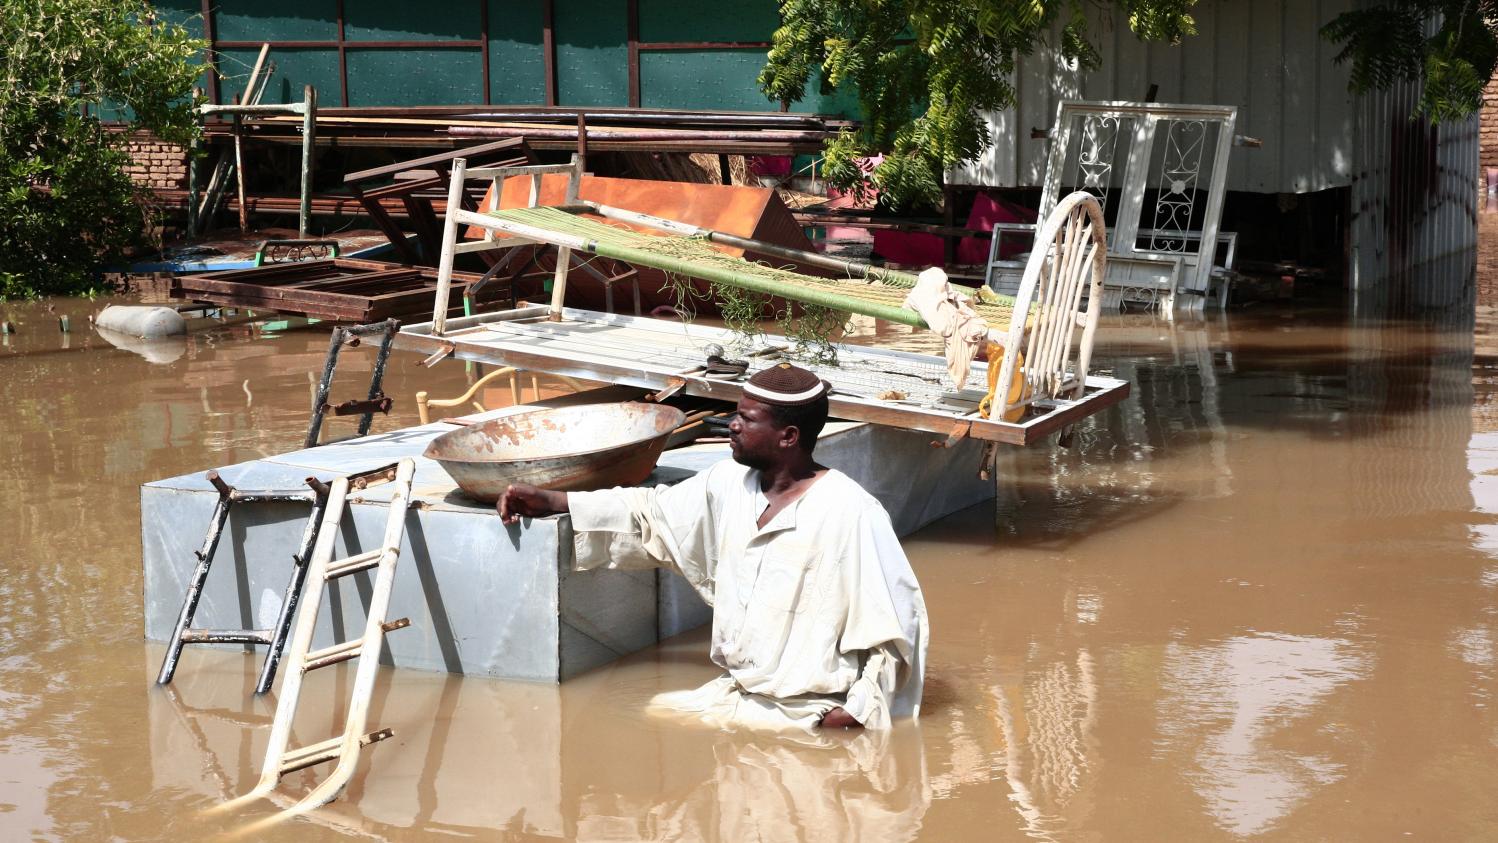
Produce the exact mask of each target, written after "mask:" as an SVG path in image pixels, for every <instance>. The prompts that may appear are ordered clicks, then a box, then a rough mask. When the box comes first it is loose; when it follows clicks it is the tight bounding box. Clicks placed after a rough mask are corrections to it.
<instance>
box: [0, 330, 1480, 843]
mask: <svg viewBox="0 0 1498 843" xmlns="http://www.w3.org/2000/svg"><path fill="white" fill-rule="evenodd" d="M54 307H55V308H56V309H58V310H60V311H63V312H67V313H69V314H71V317H72V323H73V330H74V333H73V334H72V335H70V336H66V337H65V336H64V335H61V334H60V333H58V332H57V331H56V328H55V319H56V314H54V313H49V312H47V311H46V309H45V306H44V305H25V306H14V305H12V306H0V310H3V311H5V313H7V314H9V318H11V319H12V320H14V321H16V322H17V323H18V326H19V328H20V332H19V333H18V334H16V335H14V336H11V337H10V338H9V340H8V344H6V345H4V346H3V347H0V398H3V400H0V472H3V473H0V476H3V477H4V478H5V481H6V482H4V483H3V484H0V830H3V836H4V837H5V838H7V839H18V838H29V837H39V838H49V839H102V838H118V839H132V840H133V839H183V838H188V837H201V836H203V835H204V834H205V833H210V832H215V831H225V832H234V831H235V830H237V829H241V828H242V827H243V826H244V825H245V824H246V822H248V821H250V820H253V819H255V818H256V816H254V815H236V816H231V817H227V818H225V817H208V818H205V817H203V816H202V814H201V812H202V810H203V809H204V808H207V807H209V806H212V805H214V804H216V803H218V802H220V801H222V800H223V799H225V798H226V797H228V796H232V795H234V794H237V793H240V792H243V791H244V790H246V789H248V788H249V787H250V785H251V784H252V782H253V781H254V779H255V778H256V775H257V767H258V763H259V760H260V757H261V752H262V751H263V746H264V733H265V730H266V724H267V723H268V722H269V718H270V716H271V714H272V711H273V707H274V701H273V700H271V699H255V698H253V697H252V695H251V694H250V690H251V688H252V686H253V683H254V678H255V668H256V666H257V665H258V662H257V661H255V660H254V659H253V658H251V657H246V656H243V655H240V654H238V653H230V652H221V651H205V650H201V649H198V650H193V649H189V650H188V651H187V653H186V655H185V656H184V660H183V666H182V668H181V670H180V671H179V673H178V678H177V681H176V683H175V684H174V686H173V687H172V688H171V689H170V690H162V689H158V688H156V687H155V686H154V685H153V684H152V680H153V678H154V674H155V671H156V668H157V666H158V664H159V660H160V658H161V653H162V648H161V647H160V646H159V645H154V644H147V643H145V642H143V641H142V637H141V635H142V633H141V631H142V619H141V576H140V540H139V511H138V504H139V494H138V489H137V486H138V485H139V484H140V483H142V482H145V481H149V480H154V479H158V478H162V477H167V476H173V475H177V474H182V473H186V472H189V471H196V470H202V469H205V468H209V467H213V466H219V465H224V464H229V463H234V462H237V461H240V460H244V459H249V458H252V457H256V456H261V455H267V454H272V453H278V452H282V451H286V450H291V449H293V448H294V447H295V446H296V444H297V443H298V442H299V441H300V439H301V436H302V433H303V430H304V429H305V424H306V417H307V405H308V403H309V401H310V392H309V384H308V377H307V372H309V371H315V370H316V369H317V368H318V367H319V366H320V363H321V360H322V354H323V351H324V349H325V347H326V336H325V334H323V333H319V332H316V331H293V332H285V333H281V334H275V335H266V334H260V333H256V332H253V331H251V330H250V329H248V328H245V327H226V328H218V329H214V330H208V331H204V332H198V333H194V334H193V335H192V336H190V337H189V338H188V339H186V340H185V341H184V342H181V343H178V344H177V345H176V346H167V347H162V348H154V349H146V350H141V351H129V350H120V349H117V348H115V347H113V346H111V345H110V344H108V343H107V342H104V341H103V340H101V339H100V338H99V337H97V336H94V335H92V334H90V332H89V331H88V329H87V325H86V314H87V313H88V312H89V311H90V310H96V309H97V308H98V307H99V304H98V303H89V302H58V303H55V304H54ZM1341 313H1342V310H1341V309H1338V308H1331V309H1322V310H1316V309H1303V310H1301V311H1298V312H1292V311H1289V310H1280V309H1271V308H1258V309H1251V310H1249V311H1246V312H1244V313H1242V314H1235V315H1232V316H1229V317H1225V318H1223V317H1216V316H1213V317H1209V318H1206V319H1197V320H1191V319H1182V320H1178V321H1177V322H1176V323H1174V324H1172V323H1169V322H1164V321H1159V320H1154V319H1151V318H1149V317H1145V316H1130V317H1118V318H1114V319H1111V320H1110V321H1109V323H1108V324H1107V325H1106V327H1105V329H1104V331H1103V333H1102V334H1101V337H1102V345H1103V348H1102V350H1101V357H1102V364H1103V365H1104V366H1105V367H1108V368H1111V369H1112V370H1113V371H1115V372H1116V373H1118V374H1119V375H1120V376H1122V377H1125V378H1127V379H1129V380H1130V381H1132V382H1133V384H1134V395H1133V397H1132V398H1131V399H1130V400H1129V401H1128V402H1127V403H1126V404H1125V405H1124V406H1122V407H1120V408H1118V409H1117V410H1115V411H1112V412H1110V413H1107V414H1105V415H1103V416H1101V417H1099V418H1096V419H1094V420H1092V421H1091V422H1089V423H1088V424H1086V425H1085V426H1084V428H1083V429H1082V430H1081V431H1080V433H1079V436H1078V443H1077V447H1076V448H1075V449H1074V450H1071V451H1059V450H1054V449H1051V448H1037V449H1033V450H1031V451H1028V452H1023V453H1010V454H1006V455H1005V457H1004V459H1003V464H1002V468H1003V474H1002V477H1003V479H1002V480H1001V482H1000V489H999V492H1000V497H999V500H998V503H997V504H996V505H994V504H988V505H984V506H979V507H975V508H973V509H970V510H968V511H965V512H962V513H959V514H958V515H955V516H953V517H950V518H948V519H946V520H945V521H943V522H940V523H938V524H936V525H934V526H932V527H930V528H928V529H926V530H925V531H923V532H921V533H919V534H917V535H916V536H914V537H912V538H910V539H908V540H907V541H906V543H905V544H906V549H907V551H908V552H909V554H910V556H911V558H912V561H913V563H914V565H915V568H916V571H917V573H918V575H919V576H920V578H921V581H922V584H923V586H924V588H925V590H926V600H927V603H928V605H929V607H930V610H931V623H932V646H931V653H930V665H929V669H928V685H927V689H928V690H927V698H926V704H925V711H924V716H923V718H922V720H921V722H920V725H919V727H905V728H901V729H898V730H896V731H895V732H894V733H893V734H891V735H889V736H888V738H887V739H885V740H877V739H876V738H875V736H872V735H864V736H859V737H854V738H851V739H835V740H829V741H825V742H823V743H820V744H818V743H797V742H792V741H787V740H784V739H779V738H766V737H758V736H744V735H728V734H719V733H713V732H710V731H698V730H691V729H684V728H682V727H680V726H676V725H670V724H665V723H661V722H658V721H655V720H652V719H650V718H647V717H646V716H645V715H644V714H643V713H642V711H641V710H642V708H643V707H644V703H645V702H646V700H648V699H649V697H650V696H651V695H653V694H654V693H656V692H657V691H660V690H665V689H674V688H682V687H689V686H692V685H695V684H698V683H700V682H702V681H705V680H706V679H708V678H710V677H711V676H712V675H714V673H715V672H716V671H715V669H714V668H712V666H711V665H710V664H709V663H708V662H707V658H706V652H705V650H706V647H705V640H706V638H705V634H704V633H703V632H698V633H692V634H688V635H686V636H682V637H680V638H678V639H675V640H673V641H670V642H668V643H667V644H666V645H663V646H661V647H658V648H656V649H653V650H650V651H647V652H645V653H641V654H638V655H636V656H634V657H631V658H629V659H626V660H624V661H622V662H619V663H616V664H614V665H612V666H609V667H606V668H603V669H600V670H597V671H594V672H592V673H589V674H587V675H585V676H583V677H580V678H578V679H576V680H573V681H571V682H568V683H567V684H566V685H565V686H563V687H561V688H557V687H553V686H548V685H537V684H529V683H516V682H498V681H484V680H471V679H460V678H458V677H451V676H443V675H435V674H424V673H416V672H411V671H386V672H385V673H383V674H382V677H381V682H380V684H379V685H378V686H377V690H376V693H375V699H374V708H373V712H372V716H371V722H372V723H375V724H379V725H382V726H391V727H393V728H394V729H395V731H396V737H395V738H394V739H392V740H390V741H386V742H384V743H381V744H379V745H377V746H376V747H373V748H371V749H369V750H368V751H367V752H366V754H365V755H364V759H363V761H362V762H361V765H360V772H359V773H358V774H357V775H356V776H355V778H354V780H353V782H352V783H351V785H350V786H349V788H348V789H347V791H346V792H345V794H344V795H343V797H341V798H340V799H339V800H338V801H337V802H335V803H333V804H332V805H330V806H328V807H327V808H325V809H323V810H321V811H319V812H317V813H316V814H315V815H314V816H313V817H312V818H311V819H308V820H299V821H296V822H295V823H294V824H292V825H290V826H282V827H280V828H279V829H277V830H276V831H274V832H270V833H269V834H270V835H271V836H280V837H293V836H294V837H295V838H296V839H312V840H317V839H334V838H341V837H344V836H351V837H360V838H364V837H369V838H375V839H397V840H403V839H415V838H418V837H423V838H424V837H427V836H430V835H432V834H434V833H440V834H447V835H458V836H473V837H481V838H486V839H493V838H511V839H526V840H532V839H538V840H539V839H590V840H635V839H652V840H654V839H688V840H695V839H705V840H735V841H736V840H752V839H767V840H846V839H879V840H886V839H887V840H906V839H912V838H921V839H927V840H961V839H981V840H996V839H997V840H1009V839H1013V840H1021V839H1027V838H1033V839H1056V840H1061V839H1091V840H1098V839H1110V840H1111V839H1151V840H1156V839H1162V838H1163V839H1191V840H1201V839H1232V838H1249V837H1264V838H1274V839H1328V838H1330V839H1365V838H1390V837H1400V836H1404V835H1412V836H1415V837H1419V838H1426V839H1473V838H1488V839H1491V838H1492V837H1494V836H1495V835H1498V807H1495V803H1494V801H1493V799H1492V798H1491V794H1492V791H1493V786H1494V784H1495V783H1498V746H1495V744H1498V715H1495V712H1494V709H1493V705H1494V699H1493V697H1494V694H1495V691H1498V678H1495V672H1498V600H1495V597H1498V558H1495V554H1498V479H1495V476H1498V412H1495V410H1494V404H1495V401H1494V399H1495V397H1498V387H1495V384H1498V369H1495V368H1493V366H1494V365H1495V364H1494V363H1493V362H1491V358H1490V357H1489V356H1488V354H1487V352H1485V351H1484V349H1483V347H1482V344H1483V343H1486V336H1487V332H1486V330H1485V328H1484V327H1483V326H1484V325H1485V324H1486V323H1481V324H1480V325H1479V335H1480V336H1481V337H1483V339H1481V340H1480V341H1479V347H1478V349H1477V351H1476V353H1474V342H1473V331H1472V327H1471V317H1470V313H1468V314H1466V315H1465V316H1464V317H1463V316H1462V315H1457V316H1456V317H1454V318H1453V317H1452V316H1451V315H1450V314H1447V315H1446V316H1444V317H1441V318H1439V319H1428V320H1424V321H1422V322H1401V321H1394V320H1372V319H1357V320H1354V319H1349V318H1345V317H1344V316H1342V315H1341ZM1441 324H1446V325H1449V326H1451V327H1450V328H1449V329H1442V328H1440V327H1435V326H1439V325H1441ZM141 352H144V353H147V354H148V355H149V356H150V359H148V358H147V357H143V356H141ZM368 360H369V357H368V356H366V355H350V356H349V361H350V363H352V364H353V365H351V366H349V368H348V370H347V371H348V373H349V374H350V375H357V374H358V371H357V369H358V367H360V366H367V364H368ZM415 362H416V360H415V358H414V357H412V356H401V355H398V356H396V357H395V358H394V365H393V366H392V372H391V379H390V382H389V385H388V387H387V391H388V392H390V393H391V394H392V395H395V396H397V397H398V398H399V399H404V400H402V401H401V402H400V404H399V405H398V409H397V412H396V413H395V414H394V417H393V418H392V419H389V420H381V421H380V422H379V423H377V429H389V428H390V427H394V426H397V425H402V424H408V423H413V422H414V421H415V414H414V410H413V409H412V408H413V404H412V402H411V400H410V396H411V395H412V393H414V391H415V390H416V388H417V387H418V385H419V386H421V387H423V388H428V389H430V390H431V391H432V392H433V393H434V394H447V395H450V394H456V393H457V392H459V391H461V390H462V389H463V388H464V386H465V385H466V381H465V376H464V373H463V371H462V368H461V367H460V366H459V365H456V364H451V363H445V364H443V365H444V366H447V367H449V368H447V369H446V370H445V371H444V370H443V369H442V367H439V371H438V374H437V375H436V376H435V381H434V379H433V376H431V375H429V374H428V373H426V372H424V371H421V370H418V369H417V367H416V366H415ZM366 371H367V369H366ZM434 382H435V383H437V384H438V385H433V384H434ZM349 384H350V387H349V389H350V390H352V389H353V386H352V379H351V380H350V381H349ZM183 529H187V530H191V531H193V532H195V533H196V532H198V531H201V530H202V529H203V525H197V524H192V525H183ZM338 670H341V668H340V669H335V670H329V671H323V672H321V673H319V674H315V675H314V678H321V677H322V676H323V675H324V674H327V675H328V676H327V679H326V680H325V685H324V686H317V685H312V686H310V687H309V689H308V692H307V694H306V695H304V697H303V699H304V700H314V699H319V698H324V697H331V696H332V695H333V693H334V691H335V690H346V686H347V682H348V681H349V679H350V678H351V676H352V674H351V673H338ZM319 688H321V689H322V690H323V691H324V693H323V694H321V695H319V693H318V692H319ZM335 714H341V712H339V711H334V712H329V718H330V719H331V717H332V716H333V715H335ZM315 776H316V771H315V770H314V771H308V772H305V773H299V774H295V775H293V776H290V777H288V778H287V780H286V781H285V782H284V783H283V790H285V791H286V792H287V793H289V794H295V793H298V792H301V791H303V790H305V788H306V787H308V785H309V783H310V782H312V781H314V780H315ZM255 836H260V835H258V834H257V835H255Z"/></svg>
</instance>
